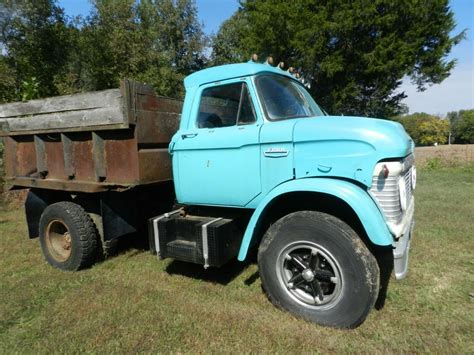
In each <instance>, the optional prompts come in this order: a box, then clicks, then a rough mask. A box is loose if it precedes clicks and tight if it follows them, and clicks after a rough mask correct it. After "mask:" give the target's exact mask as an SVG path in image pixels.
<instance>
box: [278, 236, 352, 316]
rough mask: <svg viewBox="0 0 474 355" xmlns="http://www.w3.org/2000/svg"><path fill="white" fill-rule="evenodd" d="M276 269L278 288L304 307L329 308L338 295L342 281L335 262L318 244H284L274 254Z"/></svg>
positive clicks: (337, 264)
mask: <svg viewBox="0 0 474 355" xmlns="http://www.w3.org/2000/svg"><path fill="white" fill-rule="evenodd" d="M276 268H277V276H278V280H279V282H280V285H281V287H282V288H283V289H284V290H285V292H287V293H288V295H289V296H290V297H291V298H292V299H293V300H294V301H296V302H297V303H299V304H301V305H303V306H305V307H308V308H311V309H320V310H322V309H328V308H332V307H333V306H334V305H335V304H336V303H337V302H338V301H339V299H340V297H341V295H342V290H343V285H344V280H343V278H342V273H341V268H340V266H339V263H338V262H337V260H336V258H335V257H334V256H333V255H332V254H331V253H330V252H329V251H328V250H327V249H325V248H323V247H321V246H320V245H317V244H315V243H311V242H296V243H292V244H290V245H287V246H286V247H285V248H284V249H282V250H281V252H280V253H279V255H278V258H277V264H276Z"/></svg>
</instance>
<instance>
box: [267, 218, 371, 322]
mask: <svg viewBox="0 0 474 355" xmlns="http://www.w3.org/2000/svg"><path fill="white" fill-rule="evenodd" d="M258 264H259V270H260V276H261V279H262V283H263V287H264V289H265V291H266V293H267V295H268V297H269V299H270V300H271V301H272V303H273V304H275V305H276V306H278V307H281V308H283V309H285V310H287V311H289V312H291V313H292V314H294V315H296V316H299V317H302V318H305V319H307V320H309V321H311V322H315V323H318V324H322V325H327V326H332V327H337V328H355V327H357V326H358V325H360V324H361V323H362V322H363V321H364V320H365V318H366V317H367V315H368V313H369V312H370V310H371V309H372V307H373V305H374V303H375V301H376V299H377V294H378V289H379V268H378V265H377V261H376V260H375V258H374V256H373V255H372V254H371V253H370V252H369V250H368V249H367V247H366V246H365V244H364V243H363V242H362V240H361V239H360V238H359V237H358V236H357V234H356V233H355V232H354V231H353V230H352V229H351V228H350V227H349V226H348V225H347V224H346V223H344V222H343V221H341V220H339V219H337V218H335V217H333V216H330V215H328V214H325V213H320V212H314V211H300V212H295V213H291V214H289V215H287V216H285V217H283V218H281V219H280V220H278V221H277V222H276V223H275V224H273V225H272V226H271V227H270V228H269V229H268V231H267V233H266V234H265V236H264V237H263V239H262V242H261V244H260V247H259V252H258Z"/></svg>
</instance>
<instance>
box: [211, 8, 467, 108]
mask: <svg viewBox="0 0 474 355" xmlns="http://www.w3.org/2000/svg"><path fill="white" fill-rule="evenodd" d="M242 22H243V23H245V26H246V27H245V28H244V29H241V28H239V26H241V24H242ZM454 26H455V22H454V18H453V12H452V11H451V10H450V8H449V6H448V0H432V1H422V0H418V1H417V0H415V1H388V0H377V1H367V0H354V1H345V0H321V1H317V2H316V1H305V0H294V1H291V2H282V1H277V0H242V2H241V8H240V10H239V11H238V12H237V13H236V14H234V16H233V19H231V20H229V21H227V22H226V23H225V24H224V25H223V26H222V27H221V29H220V31H219V33H218V34H217V36H216V40H218V42H215V46H214V61H215V62H220V61H222V62H226V61H227V60H228V59H229V53H232V55H230V58H234V57H237V58H239V57H245V58H248V57H250V54H251V53H252V52H256V53H259V54H261V55H264V56H266V55H272V56H273V57H274V59H276V62H279V61H284V62H287V63H290V64H291V65H292V66H295V67H299V68H302V69H303V71H304V74H305V76H306V78H307V79H310V81H311V84H312V86H311V94H312V95H313V96H314V97H315V98H316V99H317V101H318V102H319V103H320V104H321V105H322V106H323V107H324V108H325V109H326V110H327V111H329V112H331V113H343V114H352V115H367V116H376V117H390V116H392V115H394V114H397V113H399V112H400V110H401V109H402V104H401V100H403V99H404V98H405V94H404V93H403V92H401V93H400V92H397V89H398V88H399V87H400V84H401V81H402V78H404V77H405V76H409V77H410V78H411V80H412V81H413V82H414V83H415V84H416V85H417V87H418V89H419V90H424V89H425V88H426V86H427V85H430V84H435V83H440V82H442V81H443V80H444V79H445V78H446V77H447V76H449V73H450V71H451V69H452V68H453V67H454V65H455V61H454V60H447V59H446V55H447V54H448V53H449V52H450V51H451V48H452V47H453V46H454V45H455V44H457V43H458V42H459V41H460V40H461V39H462V38H463V36H464V32H461V33H459V34H457V35H455V36H453V37H451V36H450V32H451V31H452V30H453V29H454ZM226 36H229V37H230V38H231V44H232V48H229V49H227V48H226V50H225V51H222V50H221V48H222V45H220V43H221V42H222V41H221V38H222V37H224V38H225V37H226ZM234 43H235V44H234Z"/></svg>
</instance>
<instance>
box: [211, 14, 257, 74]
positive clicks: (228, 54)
mask: <svg viewBox="0 0 474 355" xmlns="http://www.w3.org/2000/svg"><path fill="white" fill-rule="evenodd" d="M247 28H248V23H247V18H246V16H244V14H243V12H242V10H238V11H237V12H236V13H235V14H234V15H233V16H232V17H231V18H229V19H228V20H226V21H224V22H223V23H222V25H221V27H220V28H219V32H218V33H217V34H216V35H215V36H214V37H213V39H212V53H211V62H212V64H213V65H221V64H229V63H239V62H244V61H246V60H248V59H249V57H250V54H249V53H248V51H247V50H246V48H245V47H244V46H243V43H241V41H240V40H239V39H240V38H242V37H243V36H244V33H245V31H246V30H247Z"/></svg>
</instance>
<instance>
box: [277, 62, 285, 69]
mask: <svg viewBox="0 0 474 355" xmlns="http://www.w3.org/2000/svg"><path fill="white" fill-rule="evenodd" d="M284 67H285V63H283V62H280V63H278V68H280V69H281V70H283V68H284Z"/></svg>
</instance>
